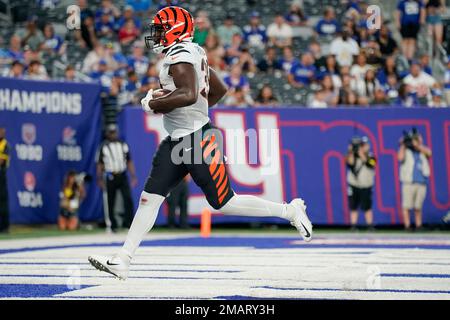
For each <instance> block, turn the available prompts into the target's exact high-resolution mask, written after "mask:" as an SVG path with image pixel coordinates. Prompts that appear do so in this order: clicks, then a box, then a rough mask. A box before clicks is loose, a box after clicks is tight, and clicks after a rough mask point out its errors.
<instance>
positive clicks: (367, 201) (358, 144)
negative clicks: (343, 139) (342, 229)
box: [346, 137, 376, 230]
mask: <svg viewBox="0 0 450 320" xmlns="http://www.w3.org/2000/svg"><path fill="white" fill-rule="evenodd" d="M346 163H347V168H348V170H347V184H348V186H349V188H348V203H349V206H350V210H351V211H350V224H351V226H352V229H356V226H357V224H358V209H361V210H362V211H364V217H365V219H366V224H367V227H368V228H369V230H370V229H373V213H372V189H373V186H374V184H375V165H376V159H375V157H374V156H373V154H372V153H371V152H370V144H369V139H368V138H367V137H362V138H360V137H355V138H353V139H352V142H351V144H350V145H349V146H348V152H347V156H346Z"/></svg>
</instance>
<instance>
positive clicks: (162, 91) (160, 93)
mask: <svg viewBox="0 0 450 320" xmlns="http://www.w3.org/2000/svg"><path fill="white" fill-rule="evenodd" d="M171 92H172V91H170V90H168V89H158V90H155V91H153V99H156V98H161V97H163V96H165V95H168V94H169V93H171Z"/></svg>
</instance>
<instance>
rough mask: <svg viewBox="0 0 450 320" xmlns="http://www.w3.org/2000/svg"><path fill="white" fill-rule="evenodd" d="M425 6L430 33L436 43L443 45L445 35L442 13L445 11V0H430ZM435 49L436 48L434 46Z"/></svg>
mask: <svg viewBox="0 0 450 320" xmlns="http://www.w3.org/2000/svg"><path fill="white" fill-rule="evenodd" d="M425 8H426V22H427V26H428V34H429V35H430V36H431V38H432V41H433V42H434V44H437V45H442V41H443V35H444V25H443V23H442V14H443V13H444V12H445V1H444V0H428V1H426V6H425ZM433 49H435V48H434V47H433ZM434 52H436V51H434Z"/></svg>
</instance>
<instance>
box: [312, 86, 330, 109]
mask: <svg viewBox="0 0 450 320" xmlns="http://www.w3.org/2000/svg"><path fill="white" fill-rule="evenodd" d="M309 107H310V108H327V107H328V105H327V102H326V101H325V91H324V90H323V89H319V90H316V91H315V92H314V94H313V98H312V101H311V103H309Z"/></svg>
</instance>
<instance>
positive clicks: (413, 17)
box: [395, 0, 425, 60]
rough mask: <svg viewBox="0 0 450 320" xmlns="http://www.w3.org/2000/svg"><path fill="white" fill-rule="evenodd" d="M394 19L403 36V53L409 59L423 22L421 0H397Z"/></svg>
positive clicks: (423, 11) (412, 54)
mask: <svg viewBox="0 0 450 320" xmlns="http://www.w3.org/2000/svg"><path fill="white" fill-rule="evenodd" d="M395 20H396V26H397V28H398V29H399V30H400V33H401V35H402V38H403V40H402V50H403V55H404V56H405V57H406V58H407V59H408V60H411V59H413V58H414V55H415V52H416V40H417V35H418V33H419V31H420V26H421V25H424V24H425V8H424V5H423V2H422V0H399V1H398V5H397V11H396V15H395Z"/></svg>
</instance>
